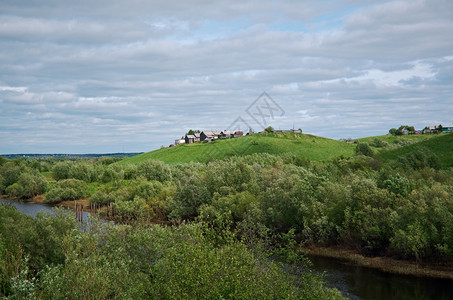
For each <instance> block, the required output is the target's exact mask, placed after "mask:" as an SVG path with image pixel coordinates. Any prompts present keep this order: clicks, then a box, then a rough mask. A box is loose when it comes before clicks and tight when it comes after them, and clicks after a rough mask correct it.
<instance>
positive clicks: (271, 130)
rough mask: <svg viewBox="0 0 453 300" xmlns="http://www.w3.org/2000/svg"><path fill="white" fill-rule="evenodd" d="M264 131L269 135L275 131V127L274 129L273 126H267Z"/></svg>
mask: <svg viewBox="0 0 453 300" xmlns="http://www.w3.org/2000/svg"><path fill="white" fill-rule="evenodd" d="M264 131H266V132H268V133H270V132H273V131H274V127H272V126H267V127H266V128H265V129H264Z"/></svg>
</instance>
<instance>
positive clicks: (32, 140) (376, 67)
mask: <svg viewBox="0 0 453 300" xmlns="http://www.w3.org/2000/svg"><path fill="white" fill-rule="evenodd" d="M452 31H453V1H451V0H429V1H428V0H425V1H417V0H414V1H409V0H407V1H404V0H403V1H382V0H379V1H372V0H367V1H352V0H333V1H284V2H282V1H274V0H273V1H271V0H269V1H268V0H259V1H258V0H257V1H247V0H242V1H217V0H209V1H206V0H192V1H173V0H165V1H163V0H150V1H140V0H125V1H115V0H113V1H112V0H96V1H93V0H89V1H88V0H81V1H73V0H71V1H65V0H45V1H42V0H10V1H9V0H0V154H8V153H106V152H108V153H111V152H137V151H150V150H153V149H156V148H159V147H160V146H161V145H168V144H170V143H172V142H173V141H174V139H175V138H177V137H179V136H181V135H182V134H184V133H185V132H187V131H188V129H190V128H193V129H201V130H203V129H205V130H213V129H219V130H220V129H226V128H229V127H230V126H231V124H232V123H233V122H234V121H235V120H237V118H241V120H244V121H245V123H247V124H248V125H249V126H251V127H253V129H255V130H261V129H262V128H261V126H262V125H263V122H259V120H260V119H259V118H255V119H254V118H253V113H250V111H251V109H250V108H252V109H253V108H256V107H257V106H259V105H260V101H262V99H261V100H260V99H258V102H255V101H256V100H257V98H258V97H259V96H260V95H261V94H262V93H263V92H266V93H267V95H269V97H271V99H272V100H273V101H268V104H269V103H271V104H272V105H274V106H275V105H278V107H279V108H280V110H274V111H271V110H269V111H268V112H267V114H266V113H265V108H264V106H263V105H261V106H260V107H261V108H262V113H263V114H264V115H266V116H267V119H266V121H267V123H266V125H272V126H273V127H274V128H280V129H287V128H292V127H293V126H294V127H295V128H302V129H303V131H304V132H305V133H312V134H316V135H320V136H325V137H330V138H335V139H339V138H347V137H352V138H356V137H364V136H371V135H380V134H385V133H386V132H387V131H388V129H389V128H391V127H398V126H399V125H402V124H408V125H414V126H415V127H416V128H423V127H424V126H426V125H434V124H443V125H444V126H453V115H452V112H453V38H452Z"/></svg>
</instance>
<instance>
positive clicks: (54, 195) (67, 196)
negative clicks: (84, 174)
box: [46, 179, 88, 203]
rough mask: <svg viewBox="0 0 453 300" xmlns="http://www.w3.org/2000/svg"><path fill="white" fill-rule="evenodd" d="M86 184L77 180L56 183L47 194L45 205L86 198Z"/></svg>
mask: <svg viewBox="0 0 453 300" xmlns="http://www.w3.org/2000/svg"><path fill="white" fill-rule="evenodd" d="M87 196H88V193H87V184H86V183H85V182H84V181H82V180H78V179H64V180H61V181H58V182H57V183H56V184H55V186H54V187H53V188H52V189H51V190H50V191H49V192H48V193H47V195H46V202H47V203H58V202H61V201H65V200H77V199H80V198H84V197H87Z"/></svg>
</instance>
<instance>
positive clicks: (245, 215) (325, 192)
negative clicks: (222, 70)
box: [0, 144, 453, 260]
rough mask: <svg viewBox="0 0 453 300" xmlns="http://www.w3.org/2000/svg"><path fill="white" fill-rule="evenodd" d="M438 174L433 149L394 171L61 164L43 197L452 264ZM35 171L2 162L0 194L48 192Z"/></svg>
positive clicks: (366, 164)
mask: <svg viewBox="0 0 453 300" xmlns="http://www.w3.org/2000/svg"><path fill="white" fill-rule="evenodd" d="M360 145H361V144H358V145H357V148H358V154H367V150H366V149H368V148H369V145H366V144H364V145H365V146H363V147H362V146H360ZM362 148H363V149H362ZM364 149H365V150H364ZM368 154H369V153H368ZM34 164H35V163H34V162H33V163H30V165H34ZM438 168H439V164H438V158H437V157H436V156H435V155H433V154H432V153H431V152H430V151H429V150H427V149H421V150H420V151H418V152H414V153H412V154H410V155H408V156H406V157H404V158H401V159H400V160H399V161H398V162H393V163H384V162H382V161H380V160H379V159H378V158H376V157H370V156H365V155H356V156H353V157H350V158H344V157H339V158H336V159H334V160H331V161H328V162H308V161H306V160H303V159H298V157H296V156H294V155H291V154H285V155H282V156H274V155H269V154H254V155H250V156H246V157H231V158H227V159H225V160H213V161H210V162H207V163H206V164H200V163H189V164H181V165H167V164H164V163H162V162H159V161H152V160H149V161H145V162H143V163H141V164H140V165H138V166H137V167H134V166H130V165H129V166H123V165H120V164H114V163H111V162H106V163H103V162H93V163H91V164H90V163H88V162H87V161H76V162H58V163H56V164H55V165H54V167H53V172H54V173H53V175H54V177H56V178H57V179H58V181H57V182H55V183H51V184H50V185H49V186H50V189H49V191H48V192H47V194H46V199H47V201H48V202H51V203H56V202H59V201H62V200H72V199H80V198H85V197H89V198H90V200H91V202H93V203H97V204H101V205H107V204H111V205H112V207H113V209H114V211H115V214H114V217H113V218H114V219H115V220H116V221H118V222H124V223H128V224H130V223H135V222H138V223H147V222H159V223H168V222H174V223H180V222H182V221H184V220H191V221H192V220H204V221H207V222H210V223H211V224H230V225H229V226H231V228H233V229H236V230H238V232H242V231H241V230H239V229H240V228H241V227H244V226H245V227H247V226H249V225H250V224H253V226H255V228H259V231H260V232H267V234H270V235H276V234H277V235H278V234H284V233H287V232H288V231H290V230H294V233H295V236H296V238H297V240H298V241H300V242H301V243H303V244H323V245H332V244H339V245H343V246H347V247H353V248H355V249H359V250H361V249H363V250H366V251H371V252H372V253H377V254H379V253H382V254H384V253H387V254H388V253H390V254H393V255H396V256H400V257H406V258H414V259H426V258H430V259H438V258H442V259H447V260H451V259H453V233H452V232H453V229H452V225H450V221H449V220H450V219H449V216H450V215H452V214H453V205H451V202H452V201H453V200H452V199H453V190H452V189H451V186H452V185H453V174H452V170H439V169H438ZM37 169H38V166H35V167H33V168H31V167H30V166H29V165H27V164H26V163H24V162H22V161H8V162H6V163H4V164H3V166H2V167H1V168H0V182H1V184H2V185H1V186H2V189H3V191H4V192H9V193H10V194H11V195H15V196H17V197H30V196H33V195H35V194H36V193H40V191H41V192H42V191H43V190H45V184H43V185H38V186H40V187H42V188H43V189H38V188H36V185H34V184H32V183H33V182H40V181H39V180H40V179H43V178H42V176H40V175H39V173H37V171H36V170H37ZM83 174H85V175H86V174H91V175H89V176H85V175H83ZM93 174H94V175H93ZM82 175H83V176H82ZM67 176H69V177H71V176H73V177H71V178H70V179H64V178H65V177H67ZM93 176H94V177H93ZM75 177H77V178H78V179H76V178H75ZM94 178H95V179H94ZM32 179H33V180H32ZM93 180H94V181H95V182H92V181H93ZM43 182H45V181H43ZM452 223H453V222H452ZM216 226H217V225H216ZM222 226H223V225H222ZM222 226H220V225H219V228H221V227H222ZM244 234H245V233H244Z"/></svg>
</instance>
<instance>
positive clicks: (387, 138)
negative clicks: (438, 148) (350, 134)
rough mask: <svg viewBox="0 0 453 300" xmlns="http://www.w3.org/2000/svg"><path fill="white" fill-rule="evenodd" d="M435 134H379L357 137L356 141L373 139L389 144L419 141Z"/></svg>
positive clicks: (369, 141) (367, 141) (370, 142)
mask: <svg viewBox="0 0 453 300" xmlns="http://www.w3.org/2000/svg"><path fill="white" fill-rule="evenodd" d="M438 136H439V135H437V134H420V135H403V136H395V135H379V136H370V137H364V138H360V139H357V141H359V142H362V143H369V144H372V143H373V141H374V140H375V139H378V140H381V141H384V142H387V143H389V144H390V145H393V144H398V142H401V141H409V142H414V143H416V142H421V141H425V140H429V139H432V138H435V137H438Z"/></svg>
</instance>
